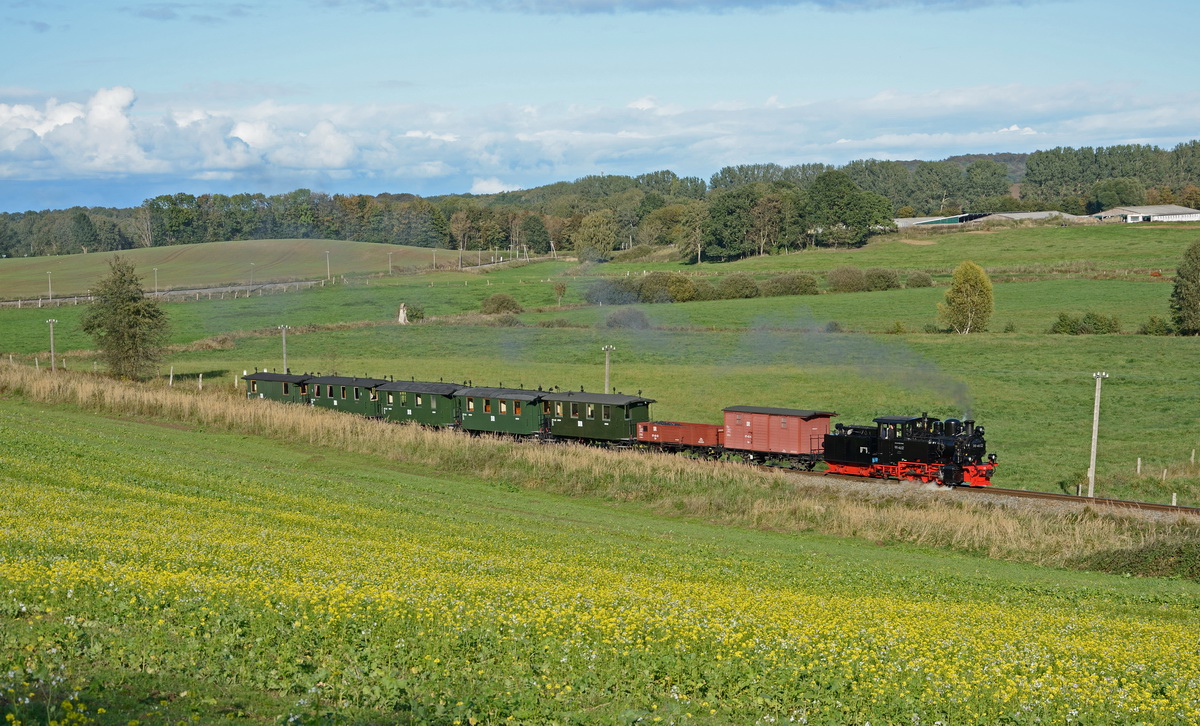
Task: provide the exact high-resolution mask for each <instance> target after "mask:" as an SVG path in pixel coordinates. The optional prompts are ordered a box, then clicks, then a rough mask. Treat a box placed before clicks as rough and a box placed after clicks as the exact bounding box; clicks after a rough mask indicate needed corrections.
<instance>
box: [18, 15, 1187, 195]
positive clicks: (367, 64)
mask: <svg viewBox="0 0 1200 726" xmlns="http://www.w3.org/2000/svg"><path fill="white" fill-rule="evenodd" d="M1198 20H1200V5H1197V4H1195V3H1194V2H1191V1H1187V2H1183V1H1177V0H1171V1H1168V0H1145V1H1143V2H1140V3H1136V4H1130V3H1127V2H1117V1H1116V0H809V1H805V2H801V1H798V0H797V1H793V0H741V1H740V2H718V1H717V0H696V1H692V2H688V1H686V0H560V1H558V2H554V1H552V0H312V1H311V2H308V1H303V0H301V1H299V2H272V1H271V0H264V1H263V2H149V3H147V2H141V0H124V1H122V2H107V1H104V0H98V1H94V2H88V3H74V2H66V1H65V0H0V39H2V42H0V211H23V210H26V209H44V208H59V207H68V206H72V205H76V204H79V205H86V206H92V205H97V206H133V205H136V204H139V203H140V202H141V201H142V200H143V199H145V198H147V197H151V196H155V195H158V194H165V193H174V192H179V191H186V192H191V193H194V194H200V193H205V192H221V193H237V192H243V191H250V192H258V191H261V192H265V193H278V192H283V191H289V190H291V189H296V188H299V187H308V188H311V189H314V190H319V191H325V192H328V193H331V194H332V193H370V194H375V193H379V192H393V193H401V192H412V193H416V194H422V195H432V194H443V193H455V192H472V191H473V192H477V193H486V192H494V191H499V190H503V189H514V188H525V187H531V186H537V185H540V184H546V183H550V182H554V181H560V180H570V179H575V178H578V177H580V176H584V175H588V174H639V173H642V172H646V171H654V170H657V169H672V170H674V171H675V172H677V173H679V174H681V175H695V176H701V177H703V178H706V179H707V178H708V177H709V176H710V175H711V174H712V173H713V172H715V171H717V170H718V169H720V168H721V167H723V166H726V165H730V164H742V163H759V162H775V163H778V164H785V165H786V164H798V163H807V162H824V163H832V164H842V163H845V162H848V161H851V160H854V159H863V158H877V159H914V158H915V159H941V158H945V157H947V156H950V155H953V154H961V153H989V152H1001V151H1015V152H1028V151H1034V150H1037V149H1048V148H1053V147H1056V146H1075V147H1078V146H1107V145H1112V144H1122V143H1151V144H1157V145H1160V146H1163V147H1166V148H1170V147H1172V146H1174V145H1175V144H1177V143H1179V142H1182V141H1187V140H1190V139H1192V138H1200V124H1198V123H1197V121H1198V120H1200V81H1197V80H1196V74H1195V69H1196V67H1197V62H1198V61H1200V51H1198V50H1197V43H1196V41H1195V39H1194V38H1195V28H1196V24H1197V21H1198Z"/></svg>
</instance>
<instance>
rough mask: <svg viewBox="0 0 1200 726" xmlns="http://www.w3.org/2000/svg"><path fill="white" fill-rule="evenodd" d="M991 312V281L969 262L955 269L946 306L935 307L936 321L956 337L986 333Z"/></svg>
mask: <svg viewBox="0 0 1200 726" xmlns="http://www.w3.org/2000/svg"><path fill="white" fill-rule="evenodd" d="M994 308H995V303H994V302H993V300H992V281H991V280H990V279H988V276H987V273H986V272H984V271H983V268H982V267H980V266H979V265H977V264H975V263H974V262H969V261H968V262H963V263H962V264H961V265H959V266H958V267H956V268H954V278H953V280H952V281H951V283H950V289H948V290H946V302H944V303H938V317H939V318H940V319H941V320H942V322H943V323H945V324H946V325H947V326H948V327H950V328H951V329H953V330H954V332H956V333H961V334H964V335H965V334H967V333H971V332H976V333H979V332H982V331H984V330H987V324H988V321H989V320H991V317H992V311H993V310H994Z"/></svg>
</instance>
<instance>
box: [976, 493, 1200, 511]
mask: <svg viewBox="0 0 1200 726" xmlns="http://www.w3.org/2000/svg"><path fill="white" fill-rule="evenodd" d="M955 491H960V492H968V493H971V492H974V493H979V494H999V495H1001V496H1006V497H1023V498H1025V499H1044V500H1050V501H1056V502H1073V503H1075V504H1099V505H1103V506H1107V507H1118V508H1121V509H1141V510H1145V511H1151V512H1176V513H1179V514H1191V515H1195V516H1200V507H1183V506H1178V505H1172V504H1159V503H1157V502H1135V501H1131V500H1128V499H1105V498H1103V497H1081V496H1076V495H1074V494H1058V493H1055V492H1031V491H1028V490H1025V489H1001V488H999V487H956V488H955Z"/></svg>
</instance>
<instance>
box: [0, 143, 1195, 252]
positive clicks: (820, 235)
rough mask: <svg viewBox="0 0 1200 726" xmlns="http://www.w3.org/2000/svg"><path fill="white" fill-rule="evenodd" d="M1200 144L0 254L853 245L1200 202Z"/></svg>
mask: <svg viewBox="0 0 1200 726" xmlns="http://www.w3.org/2000/svg"><path fill="white" fill-rule="evenodd" d="M1198 182H1200V141H1191V142H1187V143H1184V144H1179V145H1178V146H1176V147H1175V148H1174V149H1172V150H1169V151H1168V150H1163V149H1160V148H1158V147H1155V146H1147V145H1124V146H1112V147H1102V148H1091V147H1084V148H1080V149H1070V148H1057V149H1051V150H1049V151H1037V152H1034V153H1032V154H1028V155H1023V154H994V155H982V156H981V155H976V156H964V157H953V158H951V159H947V160H944V161H880V160H875V159H867V160H859V161H853V162H850V163H849V164H846V165H844V166H841V167H834V166H830V165H826V164H800V165H794V166H781V165H778V164H743V165H737V166H728V167H725V168H723V169H721V170H719V171H718V172H716V173H715V174H713V175H712V177H710V178H709V179H708V180H704V179H701V178H699V177H681V176H678V175H677V174H675V173H674V172H672V171H669V170H662V171H655V172H650V173H647V174H641V175H638V176H607V175H594V176H586V177H582V178H580V179H577V180H575V181H572V182H557V183H554V184H549V185H546V186H542V187H536V188H533V189H527V190H520V191H513V192H504V193H500V194H492V195H471V194H458V195H445V196H438V197H428V198H421V197H418V196H415V195H412V194H378V195H373V196H372V195H363V194H352V195H343V194H333V195H330V194H326V193H322V192H313V191H311V190H308V189H297V190H295V191H291V192H287V193H285V194H276V195H264V194H235V195H232V196H229V195H224V194H203V195H200V196H195V195H192V194H186V193H179V194H170V195H160V196H157V197H153V198H151V199H147V200H145V201H144V202H143V203H142V204H141V205H140V206H137V207H133V208H124V209H116V208H95V207H93V208H83V207H75V208H71V209H67V210H46V211H41V212H33V211H31V212H23V213H15V214H0V254H3V255H6V256H18V255H20V256H24V255H54V254H73V253H79V252H91V251H106V250H122V249H130V248H135V247H156V246H163V245H177V244H199V243H204V242H213V241H224V240H237V239H281V238H282V239H290V238H328V239H344V240H356V241H362V242H379V243H388V244H403V245H412V246H417V247H440V248H446V249H460V250H464V251H465V250H472V251H473V250H484V249H491V250H504V249H511V250H517V249H519V250H523V251H524V250H527V251H529V252H530V253H531V254H545V253H551V252H557V251H566V250H572V251H574V252H575V253H576V254H579V255H580V256H582V257H584V258H586V259H608V258H610V257H611V256H612V255H614V254H615V253H617V252H619V251H620V250H622V249H628V248H631V247H636V246H639V245H644V246H652V247H662V246H670V247H673V248H675V250H677V252H678V255H679V256H680V257H681V258H683V259H687V260H693V261H695V260H711V261H723V260H732V259H738V258H741V257H746V256H749V255H757V254H766V253H772V252H780V251H789V250H796V249H803V248H806V247H842V246H854V245H859V244H862V243H863V242H865V241H866V239H867V238H868V237H870V236H871V235H873V234H879V233H883V232H887V231H890V230H891V229H893V225H892V222H891V219H892V218H893V217H911V216H934V215H949V214H957V213H960V212H964V211H970V212H1000V211H1022V210H1031V211H1032V210H1058V211H1063V212H1068V213H1072V214H1085V213H1090V212H1096V211H1100V210H1102V209H1107V208H1111V207H1114V206H1121V205H1129V204H1147V203H1149V204H1170V203H1177V204H1181V205H1184V206H1189V207H1200V186H1198V185H1197V184H1198Z"/></svg>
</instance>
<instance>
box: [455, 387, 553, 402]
mask: <svg viewBox="0 0 1200 726" xmlns="http://www.w3.org/2000/svg"><path fill="white" fill-rule="evenodd" d="M454 395H455V396H456V397H459V398H461V397H463V396H474V397H477V398H511V399H512V400H514V401H538V400H541V398H542V396H544V395H546V394H545V392H544V391H527V390H525V389H524V388H486V387H477V388H460V389H458V391H456V392H455V394H454Z"/></svg>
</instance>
